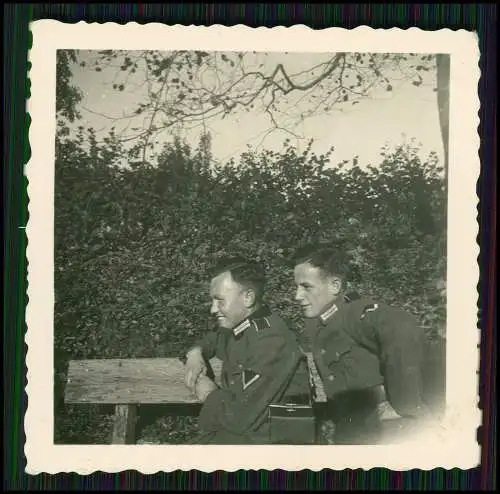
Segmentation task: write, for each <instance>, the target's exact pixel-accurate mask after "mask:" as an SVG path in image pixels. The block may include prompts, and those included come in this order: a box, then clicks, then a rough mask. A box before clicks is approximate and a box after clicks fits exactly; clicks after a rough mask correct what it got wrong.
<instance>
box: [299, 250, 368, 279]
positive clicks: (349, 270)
mask: <svg viewBox="0 0 500 494" xmlns="http://www.w3.org/2000/svg"><path fill="white" fill-rule="evenodd" d="M293 262H294V265H295V266H297V265H298V264H303V263H309V264H311V265H312V266H314V267H315V268H318V269H320V270H321V271H322V272H323V273H324V274H325V275H327V276H337V277H339V278H341V280H342V281H344V282H350V281H358V280H359V273H358V270H357V269H356V266H354V265H353V264H352V263H351V262H350V256H349V255H348V254H347V252H346V251H345V247H344V246H343V245H342V244H338V245H334V244H325V245H323V244H309V245H306V246H303V247H300V248H299V249H297V250H296V252H295V255H294V257H293Z"/></svg>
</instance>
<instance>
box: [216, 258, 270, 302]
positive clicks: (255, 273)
mask: <svg viewBox="0 0 500 494" xmlns="http://www.w3.org/2000/svg"><path fill="white" fill-rule="evenodd" d="M225 272H229V273H231V276H232V278H233V280H234V281H235V282H236V283H239V284H240V285H242V286H244V287H245V288H251V289H252V290H253V291H254V292H255V298H256V299H257V300H258V301H259V302H260V301H261V300H262V298H263V296H264V287H265V284H266V274H265V270H264V268H263V266H262V265H261V264H259V263H258V262H257V261H253V260H250V259H245V258H243V257H226V258H223V259H220V260H219V261H218V262H217V264H216V265H215V266H214V267H213V268H212V269H211V270H210V278H212V279H213V278H215V277H216V276H218V275H220V274H222V273H225Z"/></svg>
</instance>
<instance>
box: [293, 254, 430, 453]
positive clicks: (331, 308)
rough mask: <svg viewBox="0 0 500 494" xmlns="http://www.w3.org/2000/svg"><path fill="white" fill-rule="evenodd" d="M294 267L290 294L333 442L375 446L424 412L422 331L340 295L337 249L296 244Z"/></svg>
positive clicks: (342, 282)
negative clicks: (332, 424) (387, 415)
mask: <svg viewBox="0 0 500 494" xmlns="http://www.w3.org/2000/svg"><path fill="white" fill-rule="evenodd" d="M294 265H295V268H294V277H295V284H296V296H295V298H296V301H297V302H298V303H299V304H300V307H301V308H302V311H303V313H304V316H305V318H306V328H305V329H306V331H307V333H308V335H309V337H310V340H311V347H312V348H311V349H312V353H313V356H314V362H315V364H316V367H317V370H318V373H319V375H320V377H321V379H322V381H323V384H324V388H325V392H326V394H327V397H328V400H329V407H328V408H329V410H330V412H331V415H330V417H331V418H332V419H333V420H334V422H335V424H336V427H335V429H336V433H335V442H336V443H337V444H377V443H380V442H383V441H386V440H389V441H391V440H395V439H396V437H397V436H398V435H400V434H401V433H402V432H403V431H408V430H413V426H415V425H418V426H420V424H421V423H422V421H423V420H424V419H427V418H428V417H429V410H428V407H427V406H426V403H425V400H424V379H423V365H424V352H425V335H424V332H423V330H422V329H421V328H420V327H419V325H418V323H417V321H416V319H415V318H414V317H413V316H412V315H410V314H408V313H406V312H404V311H403V310H400V309H397V308H394V307H390V306H388V305H386V304H383V303H381V302H379V301H375V300H370V299H365V298H360V297H359V296H358V295H357V294H355V293H351V294H350V293H346V289H345V287H346V282H347V281H349V279H348V278H349V272H350V268H349V263H348V262H347V261H346V259H345V257H344V255H343V252H341V249H340V248H338V249H337V248H335V247H332V246H312V247H307V248H305V249H301V250H299V251H298V253H297V255H296V258H295V261H294ZM383 410H389V411H391V412H392V417H391V419H392V420H387V421H385V420H383V415H382V411H383ZM389 430H394V431H395V432H397V434H395V435H391V434H386V433H387V432H388V431H389Z"/></svg>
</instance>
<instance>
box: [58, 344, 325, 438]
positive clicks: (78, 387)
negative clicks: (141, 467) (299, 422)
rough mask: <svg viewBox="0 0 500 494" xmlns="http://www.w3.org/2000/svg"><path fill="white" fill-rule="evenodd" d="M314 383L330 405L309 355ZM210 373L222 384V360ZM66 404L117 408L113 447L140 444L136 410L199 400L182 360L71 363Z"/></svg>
mask: <svg viewBox="0 0 500 494" xmlns="http://www.w3.org/2000/svg"><path fill="white" fill-rule="evenodd" d="M307 357H308V362H309V367H310V371H311V374H312V377H313V380H314V385H315V392H316V397H315V402H316V403H324V402H326V396H325V393H324V389H323V385H322V383H321V380H320V378H319V376H318V374H317V372H316V369H315V367H314V365H313V364H311V361H312V356H311V355H310V354H308V355H307ZM210 367H211V369H209V372H210V373H211V377H212V378H213V379H214V381H215V382H216V383H217V384H220V375H221V369H222V362H221V361H220V360H218V359H212V360H210ZM65 402H66V403H68V404H99V405H113V406H114V407H115V416H114V427H113V435H112V444H134V443H135V442H136V431H135V424H136V417H137V407H138V406H140V405H164V406H165V405H168V406H169V407H170V408H171V409H170V412H169V413H171V414H173V415H183V414H184V413H185V412H186V409H187V408H191V412H192V408H193V407H200V406H201V403H200V402H199V400H198V398H197V397H196V396H195V395H194V394H192V393H191V391H190V390H189V389H188V388H187V387H186V385H185V384H184V364H183V363H182V361H181V360H180V359H178V358H141V359H102V360H72V361H70V362H69V367H68V375H67V382H66V389H65Z"/></svg>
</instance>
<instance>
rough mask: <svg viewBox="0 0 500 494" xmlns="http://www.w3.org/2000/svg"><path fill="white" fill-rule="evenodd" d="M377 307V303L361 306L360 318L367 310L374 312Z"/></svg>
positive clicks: (363, 316) (362, 317)
mask: <svg viewBox="0 0 500 494" xmlns="http://www.w3.org/2000/svg"><path fill="white" fill-rule="evenodd" d="M377 309H378V304H368V305H365V306H364V307H363V310H362V311H361V315H360V316H359V318H360V319H364V318H365V316H366V314H368V313H369V312H374V311H376V310H377Z"/></svg>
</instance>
